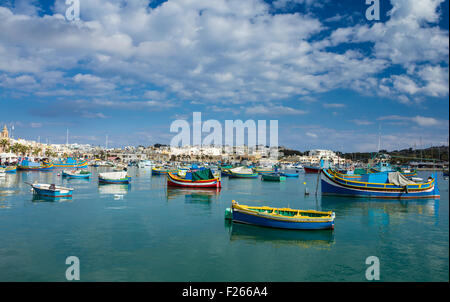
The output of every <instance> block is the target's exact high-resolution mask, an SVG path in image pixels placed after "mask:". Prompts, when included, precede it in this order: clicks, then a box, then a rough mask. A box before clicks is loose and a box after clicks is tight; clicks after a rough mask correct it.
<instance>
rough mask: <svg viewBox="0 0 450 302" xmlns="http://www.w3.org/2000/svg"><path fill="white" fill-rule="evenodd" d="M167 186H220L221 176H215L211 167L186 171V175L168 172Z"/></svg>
mask: <svg viewBox="0 0 450 302" xmlns="http://www.w3.org/2000/svg"><path fill="white" fill-rule="evenodd" d="M167 186H173V187H185V188H220V187H221V181H220V178H218V177H215V176H214V175H213V173H212V171H211V170H210V169H202V170H198V171H195V172H190V171H189V172H186V174H185V176H184V177H181V176H179V175H176V174H175V173H172V172H168V173H167Z"/></svg>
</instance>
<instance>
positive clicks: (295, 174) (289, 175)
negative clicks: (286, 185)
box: [280, 172, 298, 177]
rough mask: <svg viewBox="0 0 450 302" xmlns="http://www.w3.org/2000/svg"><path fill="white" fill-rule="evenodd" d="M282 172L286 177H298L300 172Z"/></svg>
mask: <svg viewBox="0 0 450 302" xmlns="http://www.w3.org/2000/svg"><path fill="white" fill-rule="evenodd" d="M280 174H281V175H282V176H285V177H298V173H287V172H280Z"/></svg>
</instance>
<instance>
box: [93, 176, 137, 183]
mask: <svg viewBox="0 0 450 302" xmlns="http://www.w3.org/2000/svg"><path fill="white" fill-rule="evenodd" d="M98 182H99V183H102V184H129V183H130V182H131V177H126V178H121V179H107V178H101V177H99V178H98Z"/></svg>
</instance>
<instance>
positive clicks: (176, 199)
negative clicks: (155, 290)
mask: <svg viewBox="0 0 450 302" xmlns="http://www.w3.org/2000/svg"><path fill="white" fill-rule="evenodd" d="M106 169H107V168H93V167H90V168H89V170H90V171H91V172H92V177H91V178H90V179H89V180H83V179H72V180H70V179H65V178H62V177H61V176H58V173H60V172H61V171H60V170H54V171H51V172H20V171H18V172H17V173H15V174H7V175H6V177H4V178H0V238H1V240H0V281H66V270H67V268H68V265H67V264H66V258H67V257H69V256H76V257H78V259H79V261H80V280H81V281H182V282H185V281H294V282H299V281H332V282H333V281H366V270H367V268H368V267H369V265H368V264H366V259H367V258H368V257H370V256H375V257H377V258H378V259H379V263H380V281H446V282H448V281H449V208H448V201H449V198H448V196H449V193H448V180H445V179H444V178H443V176H442V172H439V173H438V185H439V188H440V192H441V198H440V199H437V200H420V199H418V200H377V199H363V198H347V197H331V196H327V197H325V196H321V194H320V185H319V186H317V185H316V184H317V179H318V178H317V175H315V174H303V173H300V176H299V178H287V179H286V181H285V182H264V181H261V179H260V178H258V179H228V178H226V177H223V179H222V189H221V190H215V189H212V190H211V189H174V188H167V186H166V176H164V175H161V176H159V175H158V176H156V175H154V176H152V175H151V171H150V169H138V168H134V167H132V168H130V169H129V171H128V172H129V174H130V176H132V181H131V185H117V184H113V185H99V184H98V177H97V175H98V173H99V172H103V171H107V170H106ZM429 174H430V172H426V171H421V172H419V175H418V176H419V177H422V178H424V179H426V178H427V177H428V176H429ZM35 181H37V182H40V183H55V184H56V185H63V186H69V187H72V188H74V193H73V197H72V198H70V199H60V200H42V199H40V198H38V197H36V196H34V195H33V193H32V192H31V191H30V186H29V185H27V184H25V182H29V183H33V182H35ZM304 183H306V185H305V184H304ZM305 188H307V189H308V191H309V195H305V194H304V192H305ZM316 190H317V194H316ZM232 200H236V201H237V202H239V203H240V204H244V205H255V206H256V205H257V206H263V205H267V206H272V207H290V208H294V209H317V210H326V211H329V210H332V211H334V212H335V213H336V220H335V229H334V230H327V231H290V230H276V229H267V228H260V227H256V226H250V225H242V224H233V223H230V222H228V221H226V220H225V219H224V213H225V209H226V208H228V207H230V205H231V201H232Z"/></svg>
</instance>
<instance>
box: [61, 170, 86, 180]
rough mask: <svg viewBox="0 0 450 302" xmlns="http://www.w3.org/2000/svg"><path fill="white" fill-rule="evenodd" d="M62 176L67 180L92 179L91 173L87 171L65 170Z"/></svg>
mask: <svg viewBox="0 0 450 302" xmlns="http://www.w3.org/2000/svg"><path fill="white" fill-rule="evenodd" d="M62 176H63V177H67V178H89V177H91V172H89V171H85V170H75V171H73V170H63V171H62Z"/></svg>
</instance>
